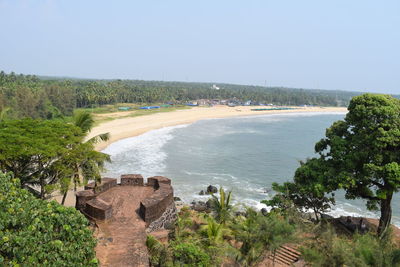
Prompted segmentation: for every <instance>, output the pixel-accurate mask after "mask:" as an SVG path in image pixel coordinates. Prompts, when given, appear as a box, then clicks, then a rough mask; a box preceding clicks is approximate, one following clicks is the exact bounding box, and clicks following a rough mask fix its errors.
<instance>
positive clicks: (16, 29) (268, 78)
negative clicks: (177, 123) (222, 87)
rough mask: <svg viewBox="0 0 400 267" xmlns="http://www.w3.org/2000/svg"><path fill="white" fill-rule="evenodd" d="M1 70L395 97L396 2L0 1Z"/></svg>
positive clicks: (399, 22) (398, 56) (398, 59)
mask: <svg viewBox="0 0 400 267" xmlns="http://www.w3.org/2000/svg"><path fill="white" fill-rule="evenodd" d="M0 25H1V32H0V69H2V70H5V71H7V72H10V71H15V72H17V73H32V74H40V75H57V76H73V77H90V78H123V79H145V80H177V81H215V82H228V83H239V84H255V85H264V84H265V83H266V85H268V86H289V87H302V88H321V89H341V90H358V91H360V90H363V91H374V92H384V93H397V94H400V1H399V0H393V1H391V0H383V1H376V0H374V1H372V0H371V1H370V0H331V1H322V0H314V1H311V0H302V1H299V0H292V1H285V0H273V1H272V0H271V1H268V0H260V1H255V0H254V1H252V0H248V1H244V0H243V1H235V0H230V1H229V0H227V1H222V0H212V1H208V0H202V1H190V0H182V1H172V0H171V1H169V0H158V1H155V0H142V1H132V0H131V1H129V0H126V1H118V0H115V1H111V0H109V1H101V0H59V1H56V0H53V1H51V0H47V1H46V0H24V1H22V0H0Z"/></svg>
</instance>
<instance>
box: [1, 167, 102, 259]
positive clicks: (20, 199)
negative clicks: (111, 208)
mask: <svg viewBox="0 0 400 267" xmlns="http://www.w3.org/2000/svg"><path fill="white" fill-rule="evenodd" d="M88 226H89V222H88V220H87V219H86V218H85V217H84V216H83V215H82V214H81V213H80V212H78V211H77V210H76V209H74V208H67V207H63V206H61V205H59V204H57V203H56V202H55V201H51V202H48V201H43V200H41V199H37V198H35V197H34V196H33V195H32V194H31V193H29V192H28V191H27V190H25V189H22V188H21V185H20V183H19V180H18V179H16V178H13V177H12V176H11V175H10V174H3V173H0V265H1V266H97V265H98V261H97V259H96V258H95V257H96V254H95V251H94V248H95V246H96V240H95V239H94V237H93V234H92V231H91V230H90V229H89V227H88Z"/></svg>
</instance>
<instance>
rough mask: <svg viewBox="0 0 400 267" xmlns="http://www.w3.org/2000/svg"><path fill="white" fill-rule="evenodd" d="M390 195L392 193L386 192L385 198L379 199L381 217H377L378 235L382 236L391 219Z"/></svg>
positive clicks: (391, 195)
mask: <svg viewBox="0 0 400 267" xmlns="http://www.w3.org/2000/svg"><path fill="white" fill-rule="evenodd" d="M392 197H393V193H388V194H387V196H386V199H383V200H381V203H380V204H381V217H380V218H379V226H378V236H379V238H382V237H383V236H384V235H385V233H386V231H387V229H388V228H389V226H390V221H391V220H392V206H391V202H392Z"/></svg>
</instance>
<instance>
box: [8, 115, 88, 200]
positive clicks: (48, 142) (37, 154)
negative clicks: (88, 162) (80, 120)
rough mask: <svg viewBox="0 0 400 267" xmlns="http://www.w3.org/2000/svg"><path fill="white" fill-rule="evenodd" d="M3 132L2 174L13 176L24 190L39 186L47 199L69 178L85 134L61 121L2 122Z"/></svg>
mask: <svg viewBox="0 0 400 267" xmlns="http://www.w3.org/2000/svg"><path fill="white" fill-rule="evenodd" d="M0 129H1V131H0V170H2V171H5V172H12V173H14V175H15V176H16V177H19V178H20V179H21V185H22V186H29V188H30V189H32V190H33V189H34V188H35V187H36V186H38V187H39V189H40V190H39V192H38V195H39V196H40V198H42V199H44V198H45V197H46V195H47V194H48V193H50V192H51V191H52V190H54V187H55V186H56V184H57V183H58V182H59V181H60V180H61V179H62V178H64V177H65V176H66V175H68V168H66V166H69V161H71V160H74V157H73V155H76V154H75V153H74V151H75V150H76V149H78V148H79V147H80V140H81V139H82V131H81V130H80V129H79V128H78V127H75V126H73V125H70V124H65V123H64V122H62V121H54V120H52V121H47V120H46V121H43V120H33V119H23V120H6V121H2V122H0Z"/></svg>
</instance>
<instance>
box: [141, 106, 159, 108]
mask: <svg viewBox="0 0 400 267" xmlns="http://www.w3.org/2000/svg"><path fill="white" fill-rule="evenodd" d="M157 108H160V106H144V107H140V108H139V109H157Z"/></svg>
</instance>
